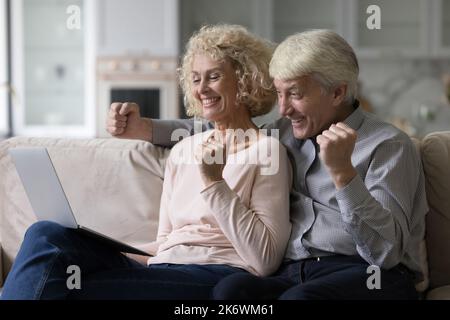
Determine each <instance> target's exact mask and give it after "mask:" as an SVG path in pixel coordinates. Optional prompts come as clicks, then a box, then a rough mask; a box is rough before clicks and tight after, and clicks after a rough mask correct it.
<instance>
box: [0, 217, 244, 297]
mask: <svg viewBox="0 0 450 320" xmlns="http://www.w3.org/2000/svg"><path fill="white" fill-rule="evenodd" d="M72 265H75V266H77V267H79V271H80V274H81V277H80V282H79V283H80V285H81V288H80V289H77V288H73V286H71V285H68V282H70V279H69V278H70V277H71V276H72V275H73V274H74V272H73V271H72V270H71V269H70V268H69V266H72ZM68 268H69V269H68ZM233 273H247V272H246V271H244V270H242V269H240V268H235V267H231V266H227V265H212V264H210V265H195V264H188V265H181V264H180V265H177V264H155V265H150V266H145V265H141V264H139V263H138V262H136V261H134V260H132V259H130V258H128V257H126V256H125V255H123V254H121V253H120V252H118V251H117V250H115V249H114V248H112V247H110V246H108V245H105V244H103V243H101V242H99V241H97V240H96V239H94V238H90V237H86V236H83V235H82V234H80V233H78V232H77V231H76V230H72V229H67V228H64V227H62V226H60V225H59V224H56V223H53V222H48V221H41V222H37V223H35V224H33V225H32V226H31V227H30V228H29V229H28V230H27V232H26V234H25V238H24V241H23V243H22V246H21V248H20V250H19V253H18V254H17V257H16V259H15V262H14V265H13V267H12V269H11V271H10V273H9V275H8V277H7V279H6V281H5V285H4V288H3V292H2V297H1V298H2V299H4V300H10V299H209V298H210V295H211V291H212V289H213V287H214V285H215V284H216V283H217V282H218V281H219V280H220V279H222V278H224V277H225V276H228V275H231V274H233Z"/></svg>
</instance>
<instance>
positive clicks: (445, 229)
mask: <svg viewBox="0 0 450 320" xmlns="http://www.w3.org/2000/svg"><path fill="white" fill-rule="evenodd" d="M421 156H422V163H423V168H424V172H425V183H426V192H427V199H428V205H429V207H430V211H429V212H428V214H427V217H426V236H425V238H426V244H427V253H428V268H429V278H430V289H433V288H436V287H440V286H443V285H449V284H450V131H446V132H434V133H431V134H429V135H428V136H426V137H425V138H424V139H423V140H422V142H421Z"/></svg>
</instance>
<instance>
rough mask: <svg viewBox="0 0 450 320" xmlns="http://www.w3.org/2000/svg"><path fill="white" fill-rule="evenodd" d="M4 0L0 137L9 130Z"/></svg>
mask: <svg viewBox="0 0 450 320" xmlns="http://www.w3.org/2000/svg"><path fill="white" fill-rule="evenodd" d="M6 1H7V0H0V137H4V136H6V135H7V134H8V131H9V130H8V129H9V128H8V70H7V66H8V64H7V25H6V24H7V19H6Z"/></svg>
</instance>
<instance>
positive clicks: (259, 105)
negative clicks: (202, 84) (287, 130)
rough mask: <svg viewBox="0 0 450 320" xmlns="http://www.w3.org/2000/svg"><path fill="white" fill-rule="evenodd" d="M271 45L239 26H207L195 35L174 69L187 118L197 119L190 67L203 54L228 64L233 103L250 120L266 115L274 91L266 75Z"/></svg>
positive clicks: (199, 111) (268, 75) (198, 109)
mask: <svg viewBox="0 0 450 320" xmlns="http://www.w3.org/2000/svg"><path fill="white" fill-rule="evenodd" d="M274 48H275V46H274V45H273V44H272V43H271V42H269V41H267V40H264V39H261V38H259V37H257V36H255V35H254V34H252V33H250V32H249V31H248V30H247V29H246V28H244V27H242V26H239V25H227V24H219V25H207V26H203V27H202V28H201V29H200V30H199V31H198V32H197V33H195V34H194V35H193V36H192V37H191V38H190V39H189V42H188V43H187V45H186V53H185V55H184V57H183V60H182V64H181V67H180V68H179V69H178V76H179V81H180V86H181V88H182V90H183V92H184V96H185V104H186V113H187V115H188V116H201V114H202V108H201V103H200V102H199V101H197V100H196V99H195V98H194V95H193V94H192V74H191V73H192V64H193V61H194V57H195V55H196V54H206V55H208V56H210V57H211V58H212V59H214V60H216V61H224V60H229V61H231V63H232V65H233V67H234V69H235V71H236V76H237V79H238V93H237V97H236V98H237V102H238V103H242V104H244V105H245V106H246V107H247V108H248V109H249V111H250V114H251V116H252V117H256V116H260V115H263V114H266V113H268V112H270V111H271V110H272V108H273V106H274V104H275V101H276V92H275V90H274V87H273V82H272V78H271V77H270V74H269V63H270V59H271V58H272V53H273V51H274Z"/></svg>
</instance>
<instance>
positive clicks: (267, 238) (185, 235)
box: [148, 131, 292, 276]
mask: <svg viewBox="0 0 450 320" xmlns="http://www.w3.org/2000/svg"><path fill="white" fill-rule="evenodd" d="M211 133H212V131H207V132H203V133H200V134H197V135H194V136H191V137H188V138H185V139H183V140H182V141H181V142H179V143H178V144H176V145H175V147H174V148H173V149H172V151H171V154H170V156H169V158H168V160H167V164H166V171H165V177H164V184H163V192H162V197H161V207H160V217H159V228H158V236H157V239H156V242H154V243H153V244H152V245H151V246H150V248H152V249H151V250H150V252H151V253H153V254H155V256H154V257H151V258H150V259H149V260H148V264H153V263H174V264H226V265H230V266H234V267H238V268H242V269H245V270H247V271H249V272H251V273H253V274H255V275H258V276H266V275H269V274H271V273H273V272H274V271H276V269H277V268H278V267H279V265H280V263H281V261H282V259H283V257H284V253H285V249H286V245H287V241H288V239H289V236H290V232H291V224H290V220H289V190H290V186H291V184H292V170H291V166H290V163H289V160H288V157H287V153H286V150H285V148H284V147H283V146H282V145H281V144H280V143H279V141H278V140H277V139H275V138H272V137H267V136H264V135H262V136H260V138H259V140H258V142H255V143H254V144H252V145H251V146H250V147H249V148H247V149H244V150H241V151H239V152H237V153H234V154H231V155H229V156H228V157H227V163H226V165H225V168H224V171H223V178H224V180H223V181H220V182H216V183H214V184H212V185H210V186H208V187H207V188H205V187H204V183H203V181H202V179H201V176H200V171H199V164H198V163H195V161H194V152H195V148H196V147H197V146H198V145H200V144H201V143H202V142H203V141H206V139H207V138H208V137H209V136H210V135H211ZM268 146H269V147H268ZM255 159H257V160H255ZM270 167H271V168H272V169H271V170H266V169H267V168H270Z"/></svg>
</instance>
